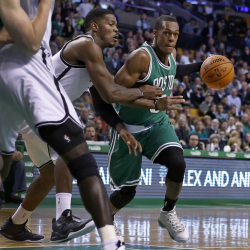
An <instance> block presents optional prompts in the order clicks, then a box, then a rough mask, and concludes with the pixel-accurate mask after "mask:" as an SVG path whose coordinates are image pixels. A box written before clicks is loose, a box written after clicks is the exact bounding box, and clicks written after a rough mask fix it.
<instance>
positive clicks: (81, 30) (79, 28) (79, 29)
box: [75, 11, 85, 33]
mask: <svg viewBox="0 0 250 250" xmlns="http://www.w3.org/2000/svg"><path fill="white" fill-rule="evenodd" d="M75 23H76V26H75V29H76V31H77V32H78V33H85V27H84V19H83V17H82V16H81V12H80V11H78V12H77V18H76V21H75Z"/></svg>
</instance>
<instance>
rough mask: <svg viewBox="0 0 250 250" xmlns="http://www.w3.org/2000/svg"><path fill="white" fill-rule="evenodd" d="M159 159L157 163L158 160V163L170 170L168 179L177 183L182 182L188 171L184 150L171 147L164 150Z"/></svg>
mask: <svg viewBox="0 0 250 250" xmlns="http://www.w3.org/2000/svg"><path fill="white" fill-rule="evenodd" d="M158 157H159V158H158ZM158 157H157V158H158V159H156V161H157V160H158V162H157V163H160V164H161V165H165V166H166V167H167V168H168V173H167V178H168V179H169V180H170V181H173V182H176V183H180V182H182V181H183V178H184V174H185V169H186V162H185V160H184V157H183V151H182V149H181V148H178V147H169V148H166V149H164V150H163V151H162V152H161V153H160V155H159V156H158ZM156 161H155V162H156Z"/></svg>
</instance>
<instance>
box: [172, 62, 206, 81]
mask: <svg viewBox="0 0 250 250" xmlns="http://www.w3.org/2000/svg"><path fill="white" fill-rule="evenodd" d="M202 63H203V62H199V63H191V64H184V65H182V64H178V65H177V69H176V75H175V78H180V77H183V76H186V75H190V74H192V73H195V72H199V71H200V68H201V65H202Z"/></svg>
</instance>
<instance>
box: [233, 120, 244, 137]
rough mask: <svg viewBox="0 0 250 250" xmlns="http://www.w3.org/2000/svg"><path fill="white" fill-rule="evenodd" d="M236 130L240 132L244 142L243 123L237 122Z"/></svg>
mask: <svg viewBox="0 0 250 250" xmlns="http://www.w3.org/2000/svg"><path fill="white" fill-rule="evenodd" d="M235 130H236V131H238V132H239V135H240V138H241V140H242V141H243V139H244V138H245V134H246V133H245V132H244V131H243V124H242V122H236V123H235Z"/></svg>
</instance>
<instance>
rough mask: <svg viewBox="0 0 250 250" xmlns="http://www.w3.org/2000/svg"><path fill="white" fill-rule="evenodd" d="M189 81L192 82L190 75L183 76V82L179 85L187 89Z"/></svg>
mask: <svg viewBox="0 0 250 250" xmlns="http://www.w3.org/2000/svg"><path fill="white" fill-rule="evenodd" d="M188 82H190V79H189V76H183V77H182V82H180V83H179V85H182V86H183V88H184V89H186V87H187V83H188Z"/></svg>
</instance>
